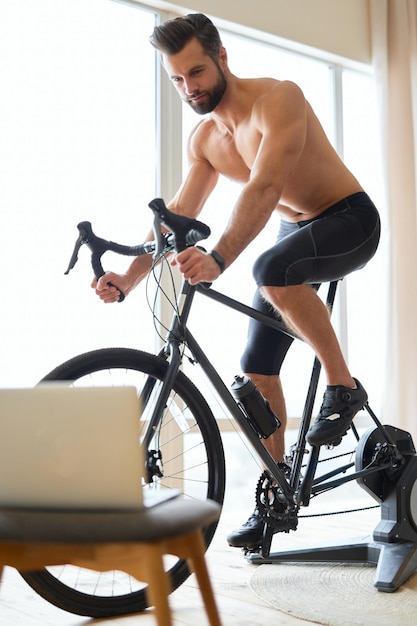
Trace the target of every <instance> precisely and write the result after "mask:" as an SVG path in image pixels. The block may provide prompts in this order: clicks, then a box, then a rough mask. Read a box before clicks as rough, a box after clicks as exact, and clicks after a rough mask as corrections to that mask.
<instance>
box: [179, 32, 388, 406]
mask: <svg viewBox="0 0 417 626" xmlns="http://www.w3.org/2000/svg"><path fill="white" fill-rule="evenodd" d="M222 39H223V43H224V45H225V47H226V49H227V51H228V60H229V66H230V68H231V70H232V72H233V73H235V74H236V75H237V76H240V77H256V76H270V77H274V78H277V79H281V80H285V79H289V80H292V81H294V82H296V83H298V84H299V85H300V87H301V88H302V89H303V91H304V93H305V95H306V97H307V99H308V100H309V101H310V103H311V105H312V106H313V108H314V110H315V112H316V113H317V115H318V117H319V119H320V121H321V123H322V125H323V127H324V128H325V130H326V133H327V135H328V137H329V139H330V140H331V141H332V142H333V144H334V145H335V147H336V148H337V149H338V151H339V152H340V153H341V155H342V156H343V157H344V159H345V161H346V163H347V165H348V167H350V169H351V170H352V171H353V173H354V174H355V175H356V176H357V177H358V178H359V180H360V181H361V183H362V185H363V186H364V187H365V189H366V190H367V191H368V193H369V194H370V195H371V196H372V197H373V198H375V202H379V201H380V187H381V186H380V164H379V161H378V155H379V150H378V142H377V128H376V117H377V116H376V102H375V95H374V80H373V77H372V75H371V74H370V73H367V72H362V71H361V72H360V71H353V70H351V69H347V68H342V67H340V66H337V67H335V66H333V65H330V64H328V63H326V62H323V61H321V60H317V59H314V58H311V57H307V56H304V55H301V54H296V53H293V52H291V51H287V50H282V49H280V48H278V47H274V46H272V45H269V44H265V43H263V42H260V41H256V40H253V39H246V38H243V37H239V36H237V35H234V34H230V33H226V32H225V33H222ZM183 119H184V124H183V130H184V143H185V141H186V138H187V137H188V133H189V131H190V129H191V128H192V127H193V126H194V125H195V124H196V122H197V121H198V118H197V117H196V115H195V114H194V113H193V112H192V111H191V109H190V108H189V107H188V106H187V105H184V107H183ZM186 168H187V164H186V161H185V159H184V172H185V171H186ZM239 191H240V187H239V186H237V185H234V184H233V183H230V182H229V181H227V180H224V179H222V178H221V179H220V182H219V184H218V185H217V187H216V189H215V191H214V193H213V194H212V196H211V198H210V199H209V201H208V202H207V204H206V207H205V209H204V211H203V213H202V215H201V218H202V219H203V220H205V221H206V222H207V223H208V224H209V225H210V227H211V228H212V231H213V236H212V238H211V239H210V240H209V241H208V242H207V248H209V247H210V246H211V245H213V244H214V243H215V241H216V238H217V237H218V235H219V234H220V232H221V230H222V228H223V226H224V225H225V223H226V221H227V219H228V216H229V213H230V210H231V208H232V207H233V204H234V202H235V200H236V198H237V195H238V193H239ZM278 223H279V220H278V218H277V216H273V217H272V218H271V220H270V222H269V223H268V225H267V227H266V228H265V229H264V231H263V232H262V233H261V234H260V235H259V236H258V237H257V239H256V240H255V241H254V242H253V243H252V244H251V245H250V246H249V247H248V249H247V250H246V251H245V252H244V253H243V254H242V255H241V257H239V259H238V260H237V261H236V262H235V263H234V264H233V265H232V267H231V268H230V269H229V270H228V271H227V272H226V273H225V274H224V275H223V276H222V277H221V278H220V279H219V280H218V281H216V288H218V289H219V290H220V291H224V292H226V293H229V294H231V295H233V296H235V297H237V298H238V299H239V298H241V299H243V301H245V302H246V303H248V304H250V302H251V300H252V295H253V292H254V289H255V284H254V281H253V278H252V271H251V268H252V264H253V261H254V260H255V258H256V257H257V254H258V253H260V252H261V251H262V250H264V249H265V247H267V246H269V245H272V244H273V242H274V241H275V238H276V234H277V231H278ZM380 272H381V255H380V254H379V255H377V257H376V258H375V259H373V260H372V262H371V263H370V264H369V265H368V266H367V267H366V268H365V269H364V270H362V271H361V272H358V273H356V274H353V275H351V276H349V277H348V278H347V279H345V281H343V283H342V284H341V286H340V287H339V292H340V293H339V296H338V298H337V302H336V305H335V311H334V317H333V319H334V325H335V328H336V331H337V332H338V334H339V337H340V340H341V343H342V345H343V348H344V351H345V352H346V356H347V358H348V360H349V364H350V366H351V368H352V372H353V375H354V376H357V377H358V378H359V379H363V381H364V384H366V387H367V389H368V391H369V393H372V397H373V398H375V399H376V403H377V398H378V397H380V393H379V391H380V375H379V368H378V364H379V363H380V362H381V353H380V346H381V341H379V336H380V334H381V328H380V327H379V323H378V320H379V316H378V309H379V306H380V305H381V302H380V300H381V294H380V290H379V284H380V279H379V275H380ZM321 292H322V296H323V297H324V296H325V295H326V290H325V288H324V287H322V288H321ZM195 312H196V315H195V316H194V317H193V327H196V328H197V329H199V330H196V331H195V333H196V334H197V336H200V334H201V332H202V331H204V330H205V327H206V326H207V325H208V324H209V323H212V322H211V321H212V320H213V319H216V316H217V317H218V318H219V319H221V321H222V327H223V331H222V330H221V328H219V326H220V325H219V324H217V325H216V336H215V335H213V334H212V333H210V334H208V333H207V332H206V336H207V337H209V340H208V341H207V346H206V348H207V350H208V351H209V353H210V354H211V355H212V357H213V360H214V362H215V363H216V365H219V367H220V369H221V371H222V373H223V375H224V377H225V380H226V381H227V380H230V382H232V380H233V376H234V374H236V373H239V372H240V365H239V358H240V354H241V352H242V349H243V347H244V345H245V339H246V332H247V320H246V319H245V318H243V316H241V315H239V314H236V313H233V312H228V311H227V310H226V309H225V308H221V307H220V306H219V305H218V304H215V303H210V302H206V300H205V299H204V300H203V299H201V300H200V302H199V304H198V308H196V311H195ZM223 323H224V325H223ZM203 336H204V335H203ZM224 346H227V350H225V349H224ZM312 363H313V357H312V353H311V350H310V349H309V348H307V346H304V345H302V344H301V343H297V344H294V345H293V347H292V348H291V350H290V351H289V353H288V356H287V358H286V361H285V363H284V367H283V370H282V378H283V384H284V389H285V395H286V399H287V405H288V413H289V415H290V416H292V417H297V416H299V415H300V414H301V412H302V408H303V404H304V397H303V395H302V394H300V389H301V390H305V389H306V387H307V382H308V380H309V375H310V371H311V366H312ZM323 384H324V383H323ZM320 399H321V394H318V401H320ZM373 402H374V400H373Z"/></svg>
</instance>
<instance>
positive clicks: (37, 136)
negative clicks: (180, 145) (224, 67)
mask: <svg viewBox="0 0 417 626" xmlns="http://www.w3.org/2000/svg"><path fill="white" fill-rule="evenodd" d="M155 19H156V16H155V14H154V13H153V12H151V11H148V10H143V9H141V8H139V7H135V6H133V5H127V4H123V3H119V2H112V1H110V0H37V1H36V2H33V0H16V1H14V0H13V1H11V2H2V3H1V6H0V84H1V95H0V137H1V141H0V177H1V181H2V182H1V185H0V206H1V229H0V250H1V253H0V254H1V268H2V273H3V280H2V285H3V287H2V290H3V294H2V297H1V299H0V319H1V333H0V371H1V380H0V385H1V386H7V385H12V386H14V385H32V384H33V383H35V382H36V381H37V380H39V378H41V377H42V376H43V375H44V374H46V373H47V372H48V371H49V370H50V369H52V367H54V366H55V365H57V364H58V363H60V362H61V361H62V360H64V359H67V358H69V357H70V356H73V355H75V354H77V353H79V352H84V351H86V350H89V349H91V348H96V347H104V346H108V345H137V346H141V347H145V348H146V347H149V348H152V347H153V338H152V332H151V319H150V315H149V314H148V313H146V314H145V307H146V303H145V299H144V297H143V295H142V294H143V291H141V293H140V294H137V295H135V297H132V298H128V299H127V300H126V302H125V303H123V304H121V305H113V306H104V305H103V304H102V303H101V302H100V301H99V300H98V299H97V297H96V296H95V295H94V292H93V291H92V289H90V286H89V285H90V282H91V278H92V270H91V267H90V265H89V260H88V252H87V249H86V248H85V249H84V248H82V249H81V251H80V255H79V261H78V265H77V266H76V267H75V269H74V270H73V272H72V273H71V274H70V275H69V276H64V271H65V269H66V266H67V264H68V261H69V258H70V255H71V252H72V247H73V245H74V243H75V239H76V237H77V234H78V232H77V229H76V226H77V223H78V222H79V221H81V220H89V221H91V222H92V224H93V228H94V230H95V231H96V233H97V234H100V235H101V236H103V237H106V238H109V239H113V240H116V241H118V240H120V241H121V242H123V243H129V244H134V243H139V241H140V239H141V237H142V236H143V233H145V232H147V229H148V225H150V224H151V219H150V211H149V209H148V208H147V203H148V202H149V200H150V199H151V198H153V197H154V196H155V191H156V189H155V188H156V183H155V180H156V174H155V172H156V168H155V165H156V152H155V124H156V119H155V111H156V84H155V54H154V51H153V49H152V47H151V46H150V44H149V42H148V38H149V34H150V32H152V29H153V27H154V24H155ZM104 265H105V267H107V268H108V269H116V270H117V269H121V268H125V267H126V259H124V260H122V261H121V262H119V261H118V260H117V259H116V258H109V259H106V258H105V259H104Z"/></svg>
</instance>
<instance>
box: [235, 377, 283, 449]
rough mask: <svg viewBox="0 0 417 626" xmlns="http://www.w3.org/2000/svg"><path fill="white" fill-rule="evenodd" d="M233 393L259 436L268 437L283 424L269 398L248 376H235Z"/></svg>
mask: <svg viewBox="0 0 417 626" xmlns="http://www.w3.org/2000/svg"><path fill="white" fill-rule="evenodd" d="M231 389H232V394H233V396H234V397H235V399H236V402H237V403H238V404H239V405H240V406H241V407H243V409H244V412H245V414H246V416H247V418H248V420H249V421H250V423H251V425H252V427H253V428H254V429H255V431H256V432H257V433H258V435H259V437H262V438H263V439H267V438H268V437H269V436H270V435H272V433H273V432H275V431H276V430H277V428H279V426H281V423H280V421H279V419H278V418H277V417H276V416H275V414H274V413H273V411H272V410H271V407H270V406H269V402H268V400H266V399H265V398H264V397H263V395H262V394H261V392H260V391H259V389H257V387H256V385H255V383H254V382H253V381H252V380H251V379H250V378H249V377H248V376H235V380H234V382H233V384H232V387H231Z"/></svg>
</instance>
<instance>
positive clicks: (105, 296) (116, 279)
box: [91, 272, 131, 304]
mask: <svg viewBox="0 0 417 626" xmlns="http://www.w3.org/2000/svg"><path fill="white" fill-rule="evenodd" d="M91 287H92V288H93V289H95V292H96V294H97V295H98V297H99V298H100V299H101V300H102V301H103V302H104V303H105V304H112V303H113V302H118V301H119V298H120V292H122V293H123V294H124V295H125V296H127V295H128V293H129V292H130V290H131V286H130V281H128V279H127V277H126V276H125V275H123V274H115V273H114V272H106V273H105V274H103V276H101V278H99V279H98V280H97V278H94V280H93V282H92V283H91Z"/></svg>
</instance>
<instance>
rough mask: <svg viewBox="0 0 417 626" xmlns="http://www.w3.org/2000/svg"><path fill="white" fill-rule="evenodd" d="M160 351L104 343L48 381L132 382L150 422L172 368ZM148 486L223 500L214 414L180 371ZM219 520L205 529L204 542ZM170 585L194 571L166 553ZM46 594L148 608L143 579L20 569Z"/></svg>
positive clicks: (76, 607) (96, 608) (91, 611)
mask: <svg viewBox="0 0 417 626" xmlns="http://www.w3.org/2000/svg"><path fill="white" fill-rule="evenodd" d="M167 367H168V364H167V362H166V361H165V360H164V359H163V358H161V357H158V356H155V355H153V354H148V353H146V352H141V351H139V350H131V349H127V348H107V349H103V350H96V351H93V352H88V353H86V354H82V355H80V356H78V357H75V358H73V359H71V360H69V361H67V362H65V363H63V364H62V365H60V366H59V367H57V368H56V369H54V370H53V371H52V372H50V373H49V374H48V375H47V376H45V378H44V379H43V381H42V382H44V381H53V380H59V381H66V382H67V383H68V384H69V385H72V386H89V387H91V386H120V385H129V386H132V385H134V386H135V387H136V388H137V390H138V396H139V397H140V398H141V400H142V407H143V408H142V415H141V416H140V419H141V421H142V422H143V424H144V430H145V429H146V422H147V421H148V419H149V416H150V414H151V412H152V408H153V406H154V403H155V401H156V399H157V397H158V393H159V389H160V388H161V385H162V381H163V380H164V377H165V373H166V371H167ZM147 448H148V459H147V476H148V480H149V484H148V485H147V486H145V489H147V488H149V489H155V488H156V489H157V488H158V487H159V486H163V487H170V488H175V489H180V490H181V491H182V493H183V494H184V496H185V497H187V498H192V499H201V500H205V499H208V498H210V499H212V500H215V501H216V502H218V503H219V504H222V503H223V497H224V489H225V462H224V451H223V445H222V441H221V437H220V433H219V429H218V426H217V422H216V420H215V418H214V416H213V413H212V411H211V409H210V407H209V406H208V404H207V402H206V401H205V399H204V398H203V396H202V395H201V393H200V392H199V391H198V389H197V388H196V387H195V385H194V384H193V383H192V382H191V381H190V379H189V378H187V377H186V376H185V375H184V374H183V373H182V372H179V373H178V375H177V377H176V379H175V382H174V384H173V387H172V390H171V393H170V397H169V399H168V402H167V403H166V406H165V411H164V413H163V415H162V418H161V420H160V423H159V424H158V428H157V429H155V431H154V434H153V437H152V440H151V441H150V442H149V444H148V446H147ZM215 529H216V524H213V525H211V526H210V527H209V528H206V529H205V532H204V536H205V541H206V544H207V546H208V545H209V544H210V541H211V539H212V537H213V535H214V532H215ZM166 570H167V571H168V572H169V575H170V578H171V585H172V590H174V589H176V588H177V587H179V586H180V585H181V584H182V583H183V582H184V580H186V578H187V577H188V575H189V570H188V568H187V565H186V563H185V562H184V561H181V560H179V559H177V558H174V557H169V558H167V560H166ZM21 575H22V576H23V578H24V579H25V580H26V582H27V583H28V584H29V585H30V586H31V587H32V588H33V589H34V590H35V591H36V592H37V593H38V594H39V595H41V596H42V597H43V598H44V599H46V600H48V602H51V603H52V604H54V605H56V606H58V607H59V608H61V609H64V610H66V611H69V612H71V613H75V614H77V615H86V616H89V617H111V616H115V615H124V614H128V613H135V612H139V611H143V610H145V609H146V608H147V606H148V602H147V599H146V586H145V585H141V584H140V583H139V582H137V581H136V580H134V579H132V578H131V577H129V576H127V575H123V574H121V573H120V572H105V573H100V572H94V571H91V570H87V569H83V568H76V567H74V566H70V565H65V566H62V567H48V568H46V569H44V570H40V571H33V572H21Z"/></svg>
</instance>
